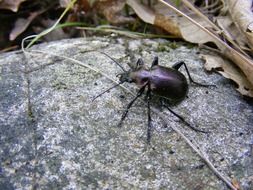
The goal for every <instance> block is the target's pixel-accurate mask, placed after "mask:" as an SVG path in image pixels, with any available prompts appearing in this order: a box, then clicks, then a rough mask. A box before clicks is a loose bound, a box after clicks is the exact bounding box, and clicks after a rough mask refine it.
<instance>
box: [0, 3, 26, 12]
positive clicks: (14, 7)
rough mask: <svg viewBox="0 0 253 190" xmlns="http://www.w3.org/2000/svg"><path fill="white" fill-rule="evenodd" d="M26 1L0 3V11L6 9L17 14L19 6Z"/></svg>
mask: <svg viewBox="0 0 253 190" xmlns="http://www.w3.org/2000/svg"><path fill="white" fill-rule="evenodd" d="M24 1H26V0H3V1H0V9H7V10H11V11H13V12H17V11H18V8H19V5H20V4H21V3H22V2H24Z"/></svg>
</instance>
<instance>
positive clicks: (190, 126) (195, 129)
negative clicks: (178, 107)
mask: <svg viewBox="0 0 253 190" xmlns="http://www.w3.org/2000/svg"><path fill="white" fill-rule="evenodd" d="M160 102H161V104H162V106H163V107H165V108H166V109H167V110H169V111H170V113H172V114H173V115H174V116H176V117H177V118H178V119H180V120H181V121H182V122H183V123H184V124H185V125H186V126H187V127H189V128H191V129H192V130H194V131H196V132H201V133H208V131H204V130H202V129H199V128H197V127H195V126H193V125H191V124H190V123H189V122H187V121H186V120H185V119H184V118H183V117H182V116H181V115H179V114H177V113H176V112H175V111H173V110H172V109H171V108H170V107H169V106H167V105H165V103H164V102H163V101H162V100H160Z"/></svg>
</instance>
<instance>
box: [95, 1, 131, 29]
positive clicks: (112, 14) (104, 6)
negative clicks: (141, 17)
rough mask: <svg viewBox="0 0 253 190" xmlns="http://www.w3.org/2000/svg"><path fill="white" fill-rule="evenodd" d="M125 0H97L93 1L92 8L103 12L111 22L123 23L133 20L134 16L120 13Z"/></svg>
mask: <svg viewBox="0 0 253 190" xmlns="http://www.w3.org/2000/svg"><path fill="white" fill-rule="evenodd" d="M125 2H126V0H98V1H96V2H95V3H94V6H93V9H94V10H95V11H96V12H98V13H100V14H103V15H104V16H105V17H106V19H107V20H108V21H109V22H110V23H111V24H115V25H116V24H125V23H130V22H134V18H132V17H127V16H124V15H123V14H121V13H120V12H121V10H122V9H123V8H124V6H125Z"/></svg>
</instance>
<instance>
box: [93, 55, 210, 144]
mask: <svg viewBox="0 0 253 190" xmlns="http://www.w3.org/2000/svg"><path fill="white" fill-rule="evenodd" d="M99 52H100V51H99ZM100 53H102V54H104V55H106V56H107V57H109V58H110V59H111V60H113V61H114V62H115V63H116V64H117V65H118V66H119V67H120V68H121V69H122V70H123V71H124V72H123V73H120V74H118V75H117V76H118V77H119V83H118V84H116V85H114V86H112V87H110V88H109V89H107V90H105V91H104V92H102V93H100V94H99V95H97V96H96V97H95V98H93V101H94V100H95V99H96V98H98V97H99V96H101V95H102V94H104V93H106V92H108V91H110V90H111V89H112V88H115V87H116V86H119V85H120V84H123V83H125V82H128V83H135V84H136V85H137V86H138V87H139V90H138V92H137V94H136V96H135V97H134V98H133V99H132V100H131V101H130V102H129V103H128V105H127V108H126V110H125V111H124V112H123V114H122V116H121V119H120V122H119V124H118V126H122V123H123V121H124V119H125V118H126V116H127V114H128V112H129V109H130V108H131V106H132V105H133V104H134V102H135V101H136V100H137V99H138V98H139V97H140V96H142V95H143V93H144V92H146V98H147V107H148V128H147V142H148V143H149V142H150V139H151V129H152V124H151V113H150V101H151V97H152V95H153V94H154V95H156V96H158V97H159V98H160V101H161V104H162V106H163V107H165V108H167V109H168V110H169V111H170V112H171V113H172V114H173V115H175V116H176V117H178V118H179V119H180V120H181V121H182V122H184V123H185V124H186V125H187V126H188V127H190V128H191V129H193V130H195V131H198V132H202V133H207V131H204V130H202V129H199V128H197V127H195V126H192V125H191V124H190V123H189V122H187V121H186V120H185V119H184V118H183V117H182V116H180V115H179V114H177V113H176V112H174V111H173V110H172V109H171V108H170V107H169V106H166V105H165V104H164V101H163V100H165V99H166V100H168V101H169V102H171V103H172V102H173V103H180V102H181V101H183V100H184V99H185V98H186V97H187V93H188V89H189V85H188V82H187V79H186V77H185V75H184V74H183V73H181V72H180V71H179V68H180V67H181V66H182V65H183V66H184V68H185V70H186V73H187V75H188V78H189V80H190V82H191V83H193V84H196V85H198V86H202V87H209V86H215V85H209V84H201V83H198V82H195V81H194V80H193V79H192V77H191V75H190V72H189V70H188V68H187V65H186V63H185V62H184V61H179V62H177V63H175V64H174V65H173V66H172V67H165V66H161V65H159V64H158V57H157V56H155V57H154V59H153V62H152V64H151V67H150V68H147V67H146V66H145V65H144V62H143V60H142V59H141V58H139V59H138V60H137V62H136V66H135V68H134V69H129V70H128V71H127V70H125V69H124V68H123V67H122V66H121V65H120V64H119V63H118V62H117V61H116V60H114V59H113V58H112V57H111V56H109V55H108V54H106V53H104V52H100ZM145 90H146V91H145Z"/></svg>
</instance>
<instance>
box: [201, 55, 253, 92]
mask: <svg viewBox="0 0 253 190" xmlns="http://www.w3.org/2000/svg"><path fill="white" fill-rule="evenodd" d="M201 56H202V59H204V60H205V64H204V67H205V69H206V70H208V71H212V70H215V71H217V72H218V73H220V74H221V75H223V76H224V77H225V78H228V79H231V80H233V81H234V82H235V83H236V84H237V85H238V87H237V89H236V90H237V91H239V92H240V93H241V94H242V95H245V96H249V97H253V87H252V85H251V84H250V83H249V82H248V80H247V78H246V77H245V75H244V74H243V73H242V72H241V71H240V70H239V69H238V68H237V67H236V66H234V65H233V64H232V63H231V62H230V61H228V60H226V59H223V58H221V57H219V56H217V55H201Z"/></svg>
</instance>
